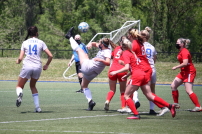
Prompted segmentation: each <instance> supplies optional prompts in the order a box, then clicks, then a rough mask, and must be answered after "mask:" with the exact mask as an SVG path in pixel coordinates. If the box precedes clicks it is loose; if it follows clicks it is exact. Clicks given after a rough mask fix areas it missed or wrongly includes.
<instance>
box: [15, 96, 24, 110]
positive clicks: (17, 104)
mask: <svg viewBox="0 0 202 134" xmlns="http://www.w3.org/2000/svg"><path fill="white" fill-rule="evenodd" d="M22 96H23V93H20V94H19V96H18V98H17V100H16V106H17V107H19V106H20V105H21V102H22Z"/></svg>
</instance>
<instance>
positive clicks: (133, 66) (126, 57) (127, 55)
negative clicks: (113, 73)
mask: <svg viewBox="0 0 202 134" xmlns="http://www.w3.org/2000/svg"><path fill="white" fill-rule="evenodd" d="M121 59H123V61H124V64H129V65H130V71H131V73H132V74H133V73H134V72H135V71H137V70H141V68H140V67H139V65H137V59H136V58H135V56H134V54H133V53H131V52H130V51H128V50H125V51H123V53H122V56H121Z"/></svg>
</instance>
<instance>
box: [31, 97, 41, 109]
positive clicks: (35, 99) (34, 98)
mask: <svg viewBox="0 0 202 134" xmlns="http://www.w3.org/2000/svg"><path fill="white" fill-rule="evenodd" d="M32 97H33V100H34V105H35V108H38V107H39V95H38V93H36V94H32Z"/></svg>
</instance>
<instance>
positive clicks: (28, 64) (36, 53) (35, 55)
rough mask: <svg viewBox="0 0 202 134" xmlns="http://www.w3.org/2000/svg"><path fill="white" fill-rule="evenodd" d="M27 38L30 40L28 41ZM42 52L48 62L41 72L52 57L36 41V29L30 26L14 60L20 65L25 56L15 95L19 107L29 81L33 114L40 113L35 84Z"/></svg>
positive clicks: (43, 45)
mask: <svg viewBox="0 0 202 134" xmlns="http://www.w3.org/2000/svg"><path fill="white" fill-rule="evenodd" d="M28 37H30V38H29V39H28ZM42 51H44V52H45V53H46V54H47V55H48V60H47V62H46V64H45V65H44V66H43V70H47V69H48V66H49V64H50V63H51V61H52V58H53V56H52V54H51V52H50V51H49V49H48V47H47V46H46V44H45V43H44V42H43V41H42V40H40V39H38V29H37V27H36V26H31V27H29V28H28V30H27V36H26V38H25V41H24V42H23V43H22V46H21V51H20V56H19V58H18V59H17V60H16V63H17V64H20V63H21V61H22V60H23V57H24V55H26V57H25V58H24V60H23V67H22V69H21V71H20V75H19V78H18V83H17V86H16V93H17V96H18V98H17V100H16V106H17V107H19V106H20V105H21V102H22V97H23V88H24V85H25V83H26V82H27V80H28V79H30V89H31V91H32V97H33V100H34V104H35V112H41V108H40V105H39V95H38V90H37V88H36V82H37V81H38V79H39V77H40V75H41V71H42V63H41V60H40V58H41V53H42Z"/></svg>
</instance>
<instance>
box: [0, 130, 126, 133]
mask: <svg viewBox="0 0 202 134" xmlns="http://www.w3.org/2000/svg"><path fill="white" fill-rule="evenodd" d="M0 130H2V131H21V132H22V131H24V132H52V133H94V134H130V133H116V132H95V131H54V130H52V131H51V130H50V131H47V130H22V129H0Z"/></svg>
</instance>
